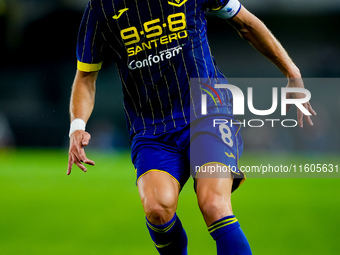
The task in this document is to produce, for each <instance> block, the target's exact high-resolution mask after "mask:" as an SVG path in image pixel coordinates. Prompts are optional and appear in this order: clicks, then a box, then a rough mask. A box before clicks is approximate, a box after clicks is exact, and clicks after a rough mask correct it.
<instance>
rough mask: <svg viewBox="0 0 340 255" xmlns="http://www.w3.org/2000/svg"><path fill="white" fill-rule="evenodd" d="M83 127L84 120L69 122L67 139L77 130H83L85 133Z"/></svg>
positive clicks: (84, 124)
mask: <svg viewBox="0 0 340 255" xmlns="http://www.w3.org/2000/svg"><path fill="white" fill-rule="evenodd" d="M85 127H86V123H85V121H84V120H82V119H74V120H73V121H72V122H71V125H70V132H69V134H68V136H69V137H71V135H72V134H73V133H74V132H75V131H77V130H83V131H85Z"/></svg>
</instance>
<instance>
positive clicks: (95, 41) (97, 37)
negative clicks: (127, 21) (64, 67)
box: [77, 4, 104, 72]
mask: <svg viewBox="0 0 340 255" xmlns="http://www.w3.org/2000/svg"><path fill="white" fill-rule="evenodd" d="M103 46H104V39H103V36H102V33H101V31H100V26H99V22H98V20H97V18H96V16H95V14H94V12H93V10H92V9H91V6H90V4H89V5H88V6H87V8H86V10H85V12H84V15H83V19H82V21H81V24H80V28H79V33H78V42H77V60H78V64H77V68H78V70H80V71H84V72H95V71H99V70H100V69H101V66H102V51H103Z"/></svg>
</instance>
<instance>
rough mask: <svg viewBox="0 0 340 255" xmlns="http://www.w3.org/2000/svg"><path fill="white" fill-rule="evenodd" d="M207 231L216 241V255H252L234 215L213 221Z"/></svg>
mask: <svg viewBox="0 0 340 255" xmlns="http://www.w3.org/2000/svg"><path fill="white" fill-rule="evenodd" d="M208 230H209V232H210V234H211V236H212V237H213V238H214V240H215V241H216V246H217V255H236V254H238V255H250V254H252V252H251V249H250V246H249V243H248V240H247V238H246V236H245V235H244V233H243V231H242V229H241V227H240V223H239V222H238V221H237V219H236V217H235V216H234V215H231V216H227V217H224V218H222V219H220V220H218V221H215V222H214V223H213V224H211V225H210V226H209V227H208Z"/></svg>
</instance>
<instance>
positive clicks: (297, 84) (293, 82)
mask: <svg viewBox="0 0 340 255" xmlns="http://www.w3.org/2000/svg"><path fill="white" fill-rule="evenodd" d="M287 87H290V88H305V86H304V84H303V80H302V79H301V78H295V79H289V82H288V85H287ZM287 98H295V99H302V98H305V94H303V93H289V94H287ZM302 105H303V107H305V108H306V109H307V111H309V112H310V113H311V114H312V116H316V112H315V111H314V110H313V108H312V106H311V104H310V103H309V102H307V103H304V104H302ZM290 106H291V105H287V112H288V111H289V109H290ZM303 117H305V120H306V121H307V123H308V124H309V125H310V126H314V124H313V121H312V119H311V116H310V115H304V114H303V112H302V111H301V110H300V109H299V108H298V109H297V121H298V124H299V126H300V127H301V128H302V127H303Z"/></svg>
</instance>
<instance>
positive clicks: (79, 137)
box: [67, 131, 95, 175]
mask: <svg viewBox="0 0 340 255" xmlns="http://www.w3.org/2000/svg"><path fill="white" fill-rule="evenodd" d="M90 139H91V135H90V134H89V133H87V132H84V131H80V132H77V131H76V132H75V133H74V134H72V136H71V139H70V150H69V161H68V168H67V175H70V174H71V170H72V166H73V164H75V165H76V166H78V167H79V168H80V169H81V170H82V171H83V172H87V168H86V167H85V166H84V165H83V164H82V163H85V164H88V165H92V166H94V165H95V162H94V161H92V160H90V159H88V158H87V157H86V154H85V150H84V146H87V145H88V144H89V141H90Z"/></svg>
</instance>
